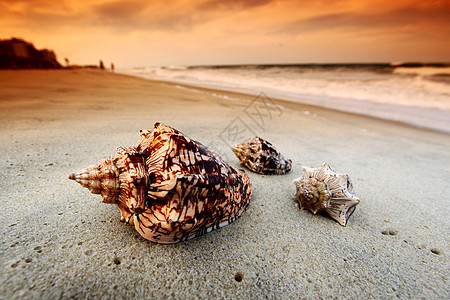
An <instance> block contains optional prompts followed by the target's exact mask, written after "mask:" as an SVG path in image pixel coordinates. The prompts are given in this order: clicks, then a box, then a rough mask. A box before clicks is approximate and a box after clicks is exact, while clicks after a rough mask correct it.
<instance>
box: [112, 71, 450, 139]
mask: <svg viewBox="0 0 450 300" xmlns="http://www.w3.org/2000/svg"><path fill="white" fill-rule="evenodd" d="M120 72H122V73H125V74H128V75H133V76H138V77H142V78H146V79H152V80H162V81H168V82H173V83H178V84H182V85H184V86H185V85H188V86H191V87H193V88H194V87H205V88H211V89H217V90H226V91H234V92H240V93H245V94H250V95H255V96H256V95H259V94H261V93H264V94H265V95H266V96H267V97H270V98H276V99H282V100H287V101H292V102H298V103H304V104H309V105H316V106H321V107H326V108H331V109H335V110H340V111H345V112H351V113H357V114H363V115H368V116H373V117H377V118H383V119H386V120H393V121H399V122H403V123H407V124H411V125H414V126H418V127H423V128H428V129H434V130H439V131H444V132H447V133H450V64H420V63H408V64H405V63H391V64H292V65H224V66H169V67H142V68H132V69H124V70H120ZM184 86H178V87H180V88H185V87H184Z"/></svg>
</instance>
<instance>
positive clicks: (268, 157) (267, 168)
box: [232, 137, 292, 175]
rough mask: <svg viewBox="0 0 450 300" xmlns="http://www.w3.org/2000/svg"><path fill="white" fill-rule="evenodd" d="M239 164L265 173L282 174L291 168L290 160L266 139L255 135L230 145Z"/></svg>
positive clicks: (256, 171)
mask: <svg viewBox="0 0 450 300" xmlns="http://www.w3.org/2000/svg"><path fill="white" fill-rule="evenodd" d="M232 150H233V152H234V154H235V155H236V156H237V158H238V159H239V162H240V164H241V165H243V166H246V167H247V168H249V169H250V170H251V171H253V172H255V173H259V174H266V175H273V174H276V175H283V174H286V173H287V172H289V171H290V170H291V168H292V160H290V159H285V158H284V156H283V155H281V153H280V152H278V151H277V149H275V147H274V146H273V145H272V144H271V143H269V142H268V141H266V140H264V139H262V138H260V137H255V138H253V139H250V140H249V141H247V142H244V143H242V144H237V145H234V146H233V147H232Z"/></svg>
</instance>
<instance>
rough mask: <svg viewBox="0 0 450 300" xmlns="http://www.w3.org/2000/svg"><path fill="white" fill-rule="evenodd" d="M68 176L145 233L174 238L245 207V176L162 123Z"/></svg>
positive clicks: (226, 219)
mask: <svg viewBox="0 0 450 300" xmlns="http://www.w3.org/2000/svg"><path fill="white" fill-rule="evenodd" d="M69 178H70V179H73V180H75V181H77V182H78V183H80V184H81V185H82V186H84V187H87V188H88V189H89V190H90V191H91V192H92V193H94V194H101V195H102V198H103V202H105V203H114V204H117V206H118V207H119V209H120V212H121V220H122V221H124V222H126V223H127V224H129V225H134V226H135V228H136V230H137V231H138V232H139V233H140V234H141V235H142V236H143V237H144V238H146V239H148V240H151V241H154V242H158V243H167V244H169V243H177V242H180V241H184V240H188V239H190V238H193V237H196V236H200V235H202V234H204V233H206V232H210V231H211V230H213V229H216V228H220V227H222V226H225V225H227V224H230V223H231V222H233V221H234V220H236V219H237V218H239V217H240V216H241V215H242V214H243V213H244V212H245V210H246V209H247V206H248V204H249V202H250V199H251V195H252V184H251V182H250V179H249V178H248V176H247V175H246V174H245V173H244V172H242V171H240V170H236V169H234V168H233V167H231V166H230V165H229V164H228V163H226V162H225V161H224V160H223V159H222V158H221V157H220V156H218V155H217V154H215V153H213V152H212V151H210V150H209V149H207V148H206V147H205V146H204V145H202V144H201V143H199V142H196V141H194V140H192V139H190V138H188V137H187V136H185V135H183V134H182V133H181V132H179V131H177V130H175V129H173V128H171V127H169V126H167V125H164V124H161V123H156V124H155V128H154V130H153V131H149V130H141V131H140V139H139V141H138V143H137V144H136V145H135V146H133V147H119V148H117V152H116V154H114V155H112V156H110V157H109V158H108V159H105V160H102V161H100V162H99V163H98V164H97V165H94V166H90V167H87V168H86V169H84V170H82V171H81V172H80V173H78V174H70V175H69Z"/></svg>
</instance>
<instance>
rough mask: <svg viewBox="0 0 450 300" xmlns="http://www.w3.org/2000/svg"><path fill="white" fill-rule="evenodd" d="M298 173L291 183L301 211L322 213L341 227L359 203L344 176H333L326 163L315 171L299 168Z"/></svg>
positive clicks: (346, 176)
mask: <svg viewBox="0 0 450 300" xmlns="http://www.w3.org/2000/svg"><path fill="white" fill-rule="evenodd" d="M302 170H303V174H302V175H301V176H300V177H299V178H297V179H295V180H294V181H293V183H294V185H295V187H296V192H295V197H296V198H297V199H298V201H299V203H300V207H301V209H309V210H311V211H312V212H313V214H316V213H317V212H319V211H322V210H325V211H326V212H327V213H328V214H329V215H330V216H331V217H332V218H333V219H335V220H336V221H338V222H339V224H341V225H342V226H345V225H346V224H347V220H348V218H349V217H350V215H351V214H352V213H353V211H354V210H355V206H356V205H357V204H358V203H359V202H360V201H361V200H360V199H359V198H358V197H356V196H355V195H354V193H353V185H352V182H351V180H350V178H349V176H348V174H339V173H337V172H336V171H335V170H334V169H333V168H331V167H330V166H329V165H328V164H327V163H323V164H322V166H321V167H319V168H309V167H302Z"/></svg>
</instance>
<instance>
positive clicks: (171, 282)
mask: <svg viewBox="0 0 450 300" xmlns="http://www.w3.org/2000/svg"><path fill="white" fill-rule="evenodd" d="M264 103H265V104H271V101H270V99H268V98H264V97H260V98H256V97H254V96H244V95H239V94H235V93H226V92H218V91H212V90H205V89H198V88H191V87H183V86H178V85H173V84H168V83H162V82H153V81H147V80H143V79H138V78H132V77H127V76H124V75H118V74H111V73H107V72H101V71H93V70H59V71H0V116H1V118H0V141H1V143H0V152H1V153H2V158H1V160H0V170H1V172H0V189H1V196H0V205H1V211H2V213H1V219H0V223H1V246H0V257H1V260H0V265H1V272H0V298H6V299H10V298H69V297H75V298H100V297H106V298H120V299H123V298H142V297H147V298H158V299H159V298H218V297H220V298H293V299H297V298H299V297H306V298H312V297H314V298H316V297H326V298H334V297H336V298H392V297H400V298H421V297H424V298H447V297H448V296H449V291H450V289H449V282H448V277H449V269H450V268H449V263H448V254H449V251H450V248H449V239H448V236H449V215H450V214H449V202H450V197H449V191H450V151H449V149H450V136H449V135H447V134H443V133H439V132H433V131H426V130H421V129H418V128H413V127H409V126H406V125H402V124H397V123H393V122H386V121H382V120H378V119H373V118H367V117H363V116H358V115H351V114H345V113H339V112H335V111H331V110H326V109H321V108H317V107H312V106H304V105H299V104H292V103H288V102H282V101H278V102H276V103H277V105H278V106H273V105H268V106H264V105H263V104H264ZM257 109H259V113H260V115H259V116H257V115H256V114H254V113H255V112H256V111H257ZM246 112H247V113H246ZM156 121H160V122H163V123H166V124H168V125H170V126H173V127H174V128H177V129H178V130H180V131H182V132H183V133H185V134H186V135H188V136H190V137H191V138H194V139H196V140H198V141H200V142H202V143H204V144H205V145H207V146H211V148H213V149H214V150H216V151H217V152H220V154H222V155H223V156H224V158H225V159H226V160H228V161H229V162H230V164H231V165H233V166H235V167H238V160H237V158H236V157H234V155H233V153H232V152H231V150H230V148H229V146H228V144H230V143H233V142H234V141H235V139H238V140H236V142H240V141H241V140H242V139H244V140H245V139H247V138H250V137H252V135H259V136H261V137H263V138H265V139H267V140H269V141H271V142H272V143H273V144H274V145H275V146H276V147H277V149H278V150H280V151H281V152H282V153H283V154H284V155H285V156H286V157H288V158H291V159H292V160H293V162H294V163H293V169H292V171H291V172H290V173H288V174H287V175H283V176H261V175H258V174H254V173H250V172H247V173H248V174H249V176H250V178H251V180H252V182H253V193H254V197H253V199H252V201H251V203H250V206H249V209H248V211H247V212H246V213H245V214H244V215H243V216H242V217H241V218H240V219H238V220H237V221H236V222H234V223H233V224H231V225H228V226H225V227H224V228H222V229H219V230H215V231H213V232H211V233H209V234H207V235H204V236H202V237H199V238H196V239H192V240H190V241H188V242H182V243H179V244H175V245H160V244H155V243H152V242H149V241H146V240H144V239H143V238H141V237H140V236H139V234H138V233H137V232H136V231H135V229H134V228H133V227H129V226H126V225H124V224H122V223H121V222H120V221H119V216H120V214H119V211H118V209H117V208H116V207H115V206H113V205H107V204H103V203H101V202H100V201H101V197H100V196H99V195H93V194H90V193H89V191H88V190H87V189H85V188H82V187H81V186H80V185H78V184H76V183H75V182H73V181H70V180H68V179H67V176H68V174H69V173H71V172H74V171H79V170H80V169H82V168H84V167H86V166H88V165H90V164H94V163H96V162H97V161H98V160H100V159H103V158H106V157H107V156H109V155H110V154H113V153H114V152H115V148H116V147H117V146H120V145H125V146H129V145H133V144H135V142H136V141H137V139H138V130H139V129H144V128H146V129H151V128H152V127H153V123H154V122H156ZM236 132H237V135H236V134H235V133H236ZM325 161H326V162H328V163H329V164H330V165H331V166H332V167H334V168H335V169H336V170H337V171H340V172H346V173H348V174H349V175H350V177H351V179H352V180H353V184H354V189H355V192H356V195H357V196H358V197H360V198H361V199H362V202H361V203H360V204H359V205H358V206H357V208H356V211H355V212H354V214H353V215H352V216H351V217H350V219H349V222H348V224H347V227H342V226H340V225H339V224H338V223H337V222H335V221H333V220H332V219H330V218H329V217H327V216H326V215H313V214H312V213H310V212H309V211H302V210H300V209H299V208H298V204H297V203H296V201H294V200H293V199H292V195H293V193H294V186H293V184H292V180H293V179H294V178H296V177H299V176H300V173H301V166H302V165H306V166H319V165H320V164H322V163H323V162H325Z"/></svg>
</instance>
